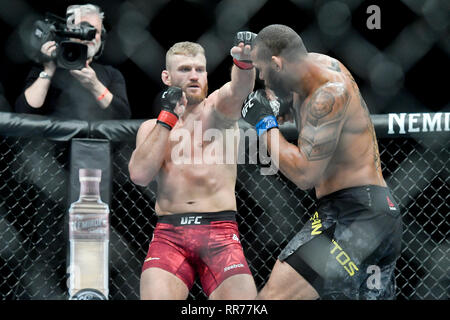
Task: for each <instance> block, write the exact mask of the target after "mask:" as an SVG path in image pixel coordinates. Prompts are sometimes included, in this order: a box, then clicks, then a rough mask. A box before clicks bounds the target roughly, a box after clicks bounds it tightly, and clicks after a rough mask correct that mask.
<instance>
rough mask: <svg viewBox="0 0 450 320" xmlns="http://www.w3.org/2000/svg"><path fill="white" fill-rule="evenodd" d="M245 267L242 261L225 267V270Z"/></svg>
mask: <svg viewBox="0 0 450 320" xmlns="http://www.w3.org/2000/svg"><path fill="white" fill-rule="evenodd" d="M243 267H244V265H243V264H242V263H238V264H232V265H231V266H228V267H225V268H223V272H226V271H228V270H231V269H236V268H243Z"/></svg>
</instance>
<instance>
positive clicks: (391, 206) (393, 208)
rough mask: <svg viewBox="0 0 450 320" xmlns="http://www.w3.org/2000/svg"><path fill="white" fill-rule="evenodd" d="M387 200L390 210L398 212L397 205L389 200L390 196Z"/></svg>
mask: <svg viewBox="0 0 450 320" xmlns="http://www.w3.org/2000/svg"><path fill="white" fill-rule="evenodd" d="M386 200H387V203H388V206H389V210H393V211H395V210H397V208H396V207H395V205H394V204H393V203H392V201H391V199H389V197H388V196H386Z"/></svg>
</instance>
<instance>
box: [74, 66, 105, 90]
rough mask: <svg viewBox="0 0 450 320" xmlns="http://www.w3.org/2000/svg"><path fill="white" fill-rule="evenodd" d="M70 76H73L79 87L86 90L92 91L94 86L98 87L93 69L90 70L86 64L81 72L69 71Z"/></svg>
mask: <svg viewBox="0 0 450 320" xmlns="http://www.w3.org/2000/svg"><path fill="white" fill-rule="evenodd" d="M70 73H71V74H72V76H74V77H75V78H76V79H77V80H78V81H80V83H81V85H82V86H83V87H85V88H86V89H88V90H90V91H92V90H93V89H95V86H98V85H99V82H100V81H99V80H98V79H97V74H96V73H95V71H94V69H92V68H91V67H90V66H89V65H88V64H87V63H86V66H85V67H84V68H83V69H81V70H70Z"/></svg>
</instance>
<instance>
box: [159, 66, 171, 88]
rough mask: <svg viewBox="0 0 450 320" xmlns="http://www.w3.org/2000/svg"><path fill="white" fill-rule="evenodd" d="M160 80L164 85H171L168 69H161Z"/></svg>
mask: <svg viewBox="0 0 450 320" xmlns="http://www.w3.org/2000/svg"><path fill="white" fill-rule="evenodd" d="M161 80H162V82H163V83H164V84H165V85H166V86H169V87H170V86H171V83H172V81H171V79H170V73H169V71H167V70H163V72H161Z"/></svg>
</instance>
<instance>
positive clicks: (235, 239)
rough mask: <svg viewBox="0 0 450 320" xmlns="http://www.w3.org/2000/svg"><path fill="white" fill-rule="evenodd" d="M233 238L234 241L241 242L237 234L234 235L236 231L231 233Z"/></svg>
mask: <svg viewBox="0 0 450 320" xmlns="http://www.w3.org/2000/svg"><path fill="white" fill-rule="evenodd" d="M233 240H234V241H237V242H239V243H241V242H240V241H239V238H238V236H237V235H236V233H233Z"/></svg>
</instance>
